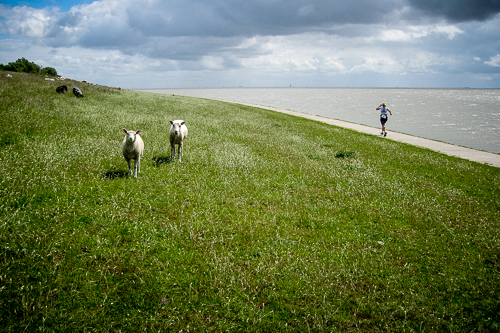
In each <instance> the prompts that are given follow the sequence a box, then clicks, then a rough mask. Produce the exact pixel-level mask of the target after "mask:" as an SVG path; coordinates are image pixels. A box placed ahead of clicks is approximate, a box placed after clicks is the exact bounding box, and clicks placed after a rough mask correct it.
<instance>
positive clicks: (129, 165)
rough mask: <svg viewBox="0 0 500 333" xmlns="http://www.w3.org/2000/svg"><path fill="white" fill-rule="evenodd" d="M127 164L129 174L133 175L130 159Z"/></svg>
mask: <svg viewBox="0 0 500 333" xmlns="http://www.w3.org/2000/svg"><path fill="white" fill-rule="evenodd" d="M127 163H128V174H129V175H131V174H132V164H131V163H130V159H129V158H127Z"/></svg>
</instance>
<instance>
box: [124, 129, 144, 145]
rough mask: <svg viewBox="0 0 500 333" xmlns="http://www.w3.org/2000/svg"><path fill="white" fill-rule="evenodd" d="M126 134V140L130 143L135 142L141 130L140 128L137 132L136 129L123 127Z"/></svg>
mask: <svg viewBox="0 0 500 333" xmlns="http://www.w3.org/2000/svg"><path fill="white" fill-rule="evenodd" d="M123 131H124V132H125V134H127V135H126V136H125V140H126V141H127V143H128V144H133V143H134V142H135V140H136V137H137V134H139V133H141V130H138V131H137V132H134V131H127V130H126V129H125V128H124V129H123Z"/></svg>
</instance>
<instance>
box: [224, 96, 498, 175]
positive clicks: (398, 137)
mask: <svg viewBox="0 0 500 333" xmlns="http://www.w3.org/2000/svg"><path fill="white" fill-rule="evenodd" d="M217 100H219V101H223V102H229V103H235V104H242V105H248V106H254V107H258V108H262V109H267V110H272V111H277V112H282V113H287V114H290V115H294V116H297V117H303V118H307V119H312V120H316V121H321V122H323V123H327V124H330V125H334V126H339V127H344V128H349V129H352V130H355V131H358V132H361V133H367V134H372V135H380V128H375V127H370V126H365V125H359V124H355V123H350V122H347V121H342V120H336V119H331V118H325V117H321V116H315V115H312V114H307V113H302V112H297V111H291V110H285V109H279V108H275V107H270V106H262V105H255V104H249V103H241V102H234V101H227V100H222V99H217ZM386 139H390V140H395V141H400V142H404V143H409V144H411V145H414V146H419V147H424V148H428V149H431V150H434V151H437V152H440V153H443V154H447V155H451V156H457V157H460V158H463V159H467V160H471V161H475V162H479V163H483V164H489V165H492V166H495V167H497V168H500V154H494V153H489V152H485V151H481V150H476V149H471V148H466V147H461V146H457V145H453V144H449V143H444V142H440V141H434V140H429V139H424V138H420V137H417V136H413V135H408V134H403V133H397V132H388V133H387V137H386Z"/></svg>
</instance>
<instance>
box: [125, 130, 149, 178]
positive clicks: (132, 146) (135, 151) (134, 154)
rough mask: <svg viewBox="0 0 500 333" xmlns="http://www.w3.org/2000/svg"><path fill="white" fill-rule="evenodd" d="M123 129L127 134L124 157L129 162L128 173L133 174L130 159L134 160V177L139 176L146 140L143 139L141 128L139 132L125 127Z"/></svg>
mask: <svg viewBox="0 0 500 333" xmlns="http://www.w3.org/2000/svg"><path fill="white" fill-rule="evenodd" d="M123 131H124V132H125V133H126V134H127V135H125V138H124V139H123V142H122V153H123V157H125V160H126V161H127V163H128V173H129V175H131V174H132V168H131V163H130V160H135V161H134V177H135V178H137V173H138V172H141V156H142V154H143V153H144V141H142V138H141V136H140V135H139V133H141V130H138V131H137V132H134V131H127V130H126V129H125V128H123Z"/></svg>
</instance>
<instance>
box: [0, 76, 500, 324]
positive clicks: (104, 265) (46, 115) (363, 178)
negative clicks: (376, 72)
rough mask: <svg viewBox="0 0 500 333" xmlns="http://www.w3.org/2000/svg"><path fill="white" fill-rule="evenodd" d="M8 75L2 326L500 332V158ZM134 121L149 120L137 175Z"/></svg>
mask: <svg viewBox="0 0 500 333" xmlns="http://www.w3.org/2000/svg"><path fill="white" fill-rule="evenodd" d="M5 74H6V72H0V116H1V117H0V127H1V128H0V129H1V131H0V183H1V187H0V260H1V271H0V331H2V332H25V331H26V332H142V331H145V332H158V331H159V332H180V331H182V332H271V331H272V332H352V331H361V332H377V331H378V332H435V331H443V332H498V331H500V169H498V168H494V167H492V166H487V165H481V164H478V163H474V162H471V161H466V160H461V159H458V158H454V157H449V156H445V155H442V154H439V153H435V152H432V151H429V150H425V149H422V148H418V147H413V146H409V145H406V144H402V143H398V142H394V141H390V140H387V139H384V138H380V137H375V136H369V135H365V134H360V133H356V132H354V131H351V130H346V129H343V128H338V127H333V126H330V125H327V124H323V123H319V122H314V121H311V120H307V119H303V118H298V117H293V116H289V115H285V114H280V113H277V112H273V111H269V110H264V109H259V108H253V107H248V106H242V105H236V104H228V103H223V102H218V101H212V100H204V99H197V98H190V97H182V96H169V95H160V94H150V93H141V92H134V91H124V90H118V89H113V88H108V87H102V86H97V85H90V84H86V83H81V82H72V81H69V80H68V81H59V82H57V81H56V82H51V81H45V80H44V79H43V77H39V76H32V75H24V74H18V73H11V74H12V76H13V77H12V78H7V77H5ZM62 84H66V85H68V86H69V87H70V90H71V88H72V87H73V86H75V85H76V86H78V87H79V88H80V89H81V90H82V92H83V94H84V95H85V97H84V98H83V99H77V98H75V97H74V96H73V95H72V93H71V92H70V93H68V94H57V93H56V92H55V88H56V87H57V86H58V85H62ZM173 119H184V120H185V121H186V124H187V126H188V128H189V136H188V138H187V140H186V142H185V146H184V156H183V162H182V163H178V162H170V161H169V155H170V148H169V142H168V128H169V125H170V124H169V122H168V121H169V120H173ZM122 128H127V129H133V130H138V129H141V130H142V133H141V134H142V138H143V140H144V142H145V154H144V157H143V159H142V163H141V173H140V174H139V176H138V178H137V179H134V178H133V177H129V176H127V173H126V171H127V164H126V162H125V160H124V158H123V156H122V155H121V141H122V140H123V137H124V133H123V132H122V130H121V129H122Z"/></svg>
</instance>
